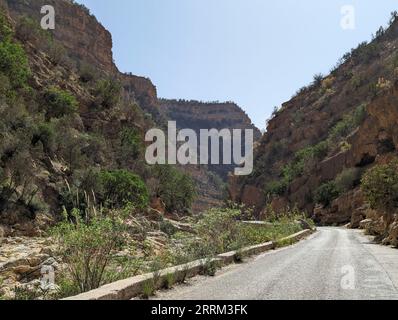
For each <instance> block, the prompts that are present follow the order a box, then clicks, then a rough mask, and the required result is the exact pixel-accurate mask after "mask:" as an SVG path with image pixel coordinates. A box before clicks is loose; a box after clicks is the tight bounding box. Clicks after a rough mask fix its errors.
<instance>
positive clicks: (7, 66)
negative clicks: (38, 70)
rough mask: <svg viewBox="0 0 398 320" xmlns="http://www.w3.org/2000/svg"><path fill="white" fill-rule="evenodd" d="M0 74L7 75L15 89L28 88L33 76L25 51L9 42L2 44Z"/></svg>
mask: <svg viewBox="0 0 398 320" xmlns="http://www.w3.org/2000/svg"><path fill="white" fill-rule="evenodd" d="M0 72H1V73H3V74H4V75H6V76H7V77H8V78H9V80H10V84H11V85H12V87H13V88H22V87H24V86H26V83H27V80H28V78H29V77H30V75H31V72H30V68H29V64H28V58H27V56H26V53H25V51H24V49H23V48H22V47H21V46H20V45H19V44H16V43H13V42H11V41H9V40H4V41H1V42H0Z"/></svg>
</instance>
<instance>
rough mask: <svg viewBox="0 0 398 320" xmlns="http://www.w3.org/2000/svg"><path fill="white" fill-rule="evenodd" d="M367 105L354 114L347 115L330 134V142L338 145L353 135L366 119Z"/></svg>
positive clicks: (361, 106) (356, 110)
mask: <svg viewBox="0 0 398 320" xmlns="http://www.w3.org/2000/svg"><path fill="white" fill-rule="evenodd" d="M366 114H367V113H366V105H364V104H362V105H360V106H359V107H357V108H356V109H355V110H354V112H352V113H351V114H348V115H346V116H345V117H344V118H343V120H341V121H340V122H338V123H337V124H336V125H335V126H334V127H333V128H332V129H331V131H330V133H329V141H330V142H331V143H333V144H334V143H336V142H339V141H341V140H342V139H344V138H346V137H347V136H348V135H349V134H351V133H352V132H353V131H354V130H355V129H356V128H357V127H358V126H359V125H360V124H361V123H362V122H363V121H364V120H365V118H366Z"/></svg>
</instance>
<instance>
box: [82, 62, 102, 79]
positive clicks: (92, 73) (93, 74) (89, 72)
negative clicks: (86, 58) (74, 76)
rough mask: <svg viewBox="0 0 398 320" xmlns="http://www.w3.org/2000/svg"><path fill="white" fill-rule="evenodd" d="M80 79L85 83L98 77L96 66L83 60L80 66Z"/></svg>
mask: <svg viewBox="0 0 398 320" xmlns="http://www.w3.org/2000/svg"><path fill="white" fill-rule="evenodd" d="M79 75H80V80H81V81H82V82H84V83H88V82H91V81H93V80H95V79H96V78H97V77H98V74H97V71H96V70H95V68H94V67H93V66H92V65H91V64H88V63H85V62H82V63H81V64H80V66H79Z"/></svg>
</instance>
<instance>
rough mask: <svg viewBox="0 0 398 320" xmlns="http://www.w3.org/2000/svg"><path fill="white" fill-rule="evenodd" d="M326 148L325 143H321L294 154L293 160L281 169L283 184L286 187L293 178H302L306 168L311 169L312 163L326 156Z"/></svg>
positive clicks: (326, 144)
mask: <svg viewBox="0 0 398 320" xmlns="http://www.w3.org/2000/svg"><path fill="white" fill-rule="evenodd" d="M328 148H329V147H328V143H327V141H321V142H320V143H318V144H316V145H314V146H309V147H306V148H304V149H301V150H299V151H298V152H296V154H295V158H294V160H293V161H292V162H290V163H289V164H287V165H286V166H285V167H283V169H282V177H283V184H286V185H288V184H289V183H291V182H292V181H293V180H294V179H295V178H297V177H300V176H302V175H303V173H304V172H305V169H306V168H308V167H312V166H313V165H314V164H313V163H314V162H318V161H320V160H322V159H323V158H324V157H325V156H326V155H327V153H328V150H329V149H328ZM283 184H282V186H283Z"/></svg>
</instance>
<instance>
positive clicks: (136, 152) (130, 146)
mask: <svg viewBox="0 0 398 320" xmlns="http://www.w3.org/2000/svg"><path fill="white" fill-rule="evenodd" d="M120 140H121V144H122V152H123V153H124V154H125V157H126V158H128V159H133V160H136V159H138V157H139V156H140V154H141V152H142V149H143V145H142V139H141V137H140V135H139V133H138V132H137V130H135V129H133V128H126V129H124V130H123V131H122V133H121V135H120Z"/></svg>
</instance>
